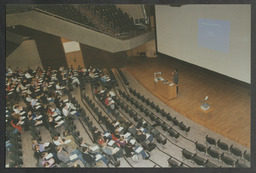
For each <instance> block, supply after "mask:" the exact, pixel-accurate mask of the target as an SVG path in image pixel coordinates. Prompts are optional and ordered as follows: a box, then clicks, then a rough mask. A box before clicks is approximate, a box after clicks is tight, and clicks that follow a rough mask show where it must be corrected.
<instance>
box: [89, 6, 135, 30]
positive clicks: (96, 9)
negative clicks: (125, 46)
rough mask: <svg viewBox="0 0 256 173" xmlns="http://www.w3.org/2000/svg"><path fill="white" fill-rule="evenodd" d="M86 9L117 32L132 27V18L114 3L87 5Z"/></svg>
mask: <svg viewBox="0 0 256 173" xmlns="http://www.w3.org/2000/svg"><path fill="white" fill-rule="evenodd" d="M88 9H90V10H91V11H93V13H94V14H95V15H96V16H98V17H99V18H100V19H102V20H104V21H105V22H106V23H107V24H109V25H110V27H111V28H112V29H114V30H115V31H117V32H119V33H122V32H128V31H130V30H132V29H133V18H130V17H129V15H128V14H127V13H123V11H122V10H121V9H120V8H117V7H116V6H115V5H88Z"/></svg>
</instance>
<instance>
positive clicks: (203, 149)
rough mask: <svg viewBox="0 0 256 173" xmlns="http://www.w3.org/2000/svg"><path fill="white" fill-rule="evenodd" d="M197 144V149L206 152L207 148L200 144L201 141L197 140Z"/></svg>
mask: <svg viewBox="0 0 256 173" xmlns="http://www.w3.org/2000/svg"><path fill="white" fill-rule="evenodd" d="M195 145H196V149H197V150H198V151H200V152H203V153H206V149H207V148H206V147H205V146H204V145H203V144H200V143H198V141H196V143H195Z"/></svg>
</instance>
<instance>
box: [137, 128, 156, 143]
mask: <svg viewBox="0 0 256 173" xmlns="http://www.w3.org/2000/svg"><path fill="white" fill-rule="evenodd" d="M149 135H150V136H149V137H148V138H147V136H146V133H144V132H142V131H141V130H137V134H136V135H135V138H136V139H137V140H139V141H140V142H143V141H146V140H149V141H150V142H153V135H152V134H149Z"/></svg>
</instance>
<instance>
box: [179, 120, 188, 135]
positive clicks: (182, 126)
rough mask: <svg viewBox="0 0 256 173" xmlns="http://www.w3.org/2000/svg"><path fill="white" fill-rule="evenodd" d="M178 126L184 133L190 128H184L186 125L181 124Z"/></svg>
mask: <svg viewBox="0 0 256 173" xmlns="http://www.w3.org/2000/svg"><path fill="white" fill-rule="evenodd" d="M178 126H179V128H180V129H181V130H182V131H185V132H186V133H188V132H189V131H190V127H186V125H185V124H184V123H183V122H180V123H179V124H178Z"/></svg>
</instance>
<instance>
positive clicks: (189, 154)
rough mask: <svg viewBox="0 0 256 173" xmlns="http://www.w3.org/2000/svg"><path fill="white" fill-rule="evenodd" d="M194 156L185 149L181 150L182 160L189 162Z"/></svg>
mask: <svg viewBox="0 0 256 173" xmlns="http://www.w3.org/2000/svg"><path fill="white" fill-rule="evenodd" d="M193 156H194V154H193V153H191V152H190V151H188V150H186V149H183V150H182V157H183V158H186V159H188V160H191V159H192V158H193Z"/></svg>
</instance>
